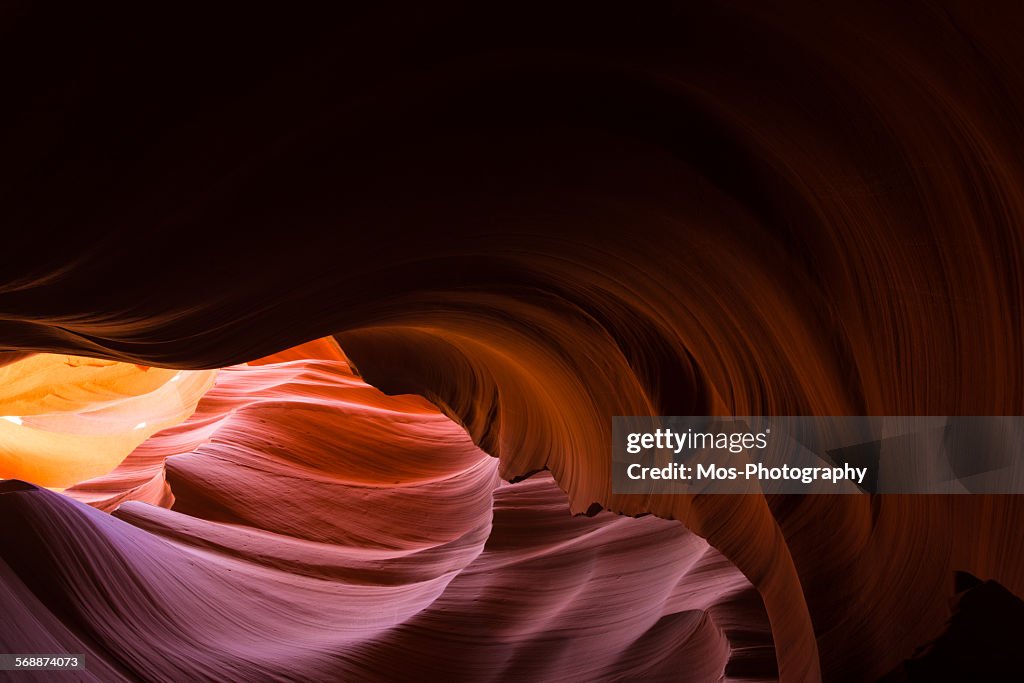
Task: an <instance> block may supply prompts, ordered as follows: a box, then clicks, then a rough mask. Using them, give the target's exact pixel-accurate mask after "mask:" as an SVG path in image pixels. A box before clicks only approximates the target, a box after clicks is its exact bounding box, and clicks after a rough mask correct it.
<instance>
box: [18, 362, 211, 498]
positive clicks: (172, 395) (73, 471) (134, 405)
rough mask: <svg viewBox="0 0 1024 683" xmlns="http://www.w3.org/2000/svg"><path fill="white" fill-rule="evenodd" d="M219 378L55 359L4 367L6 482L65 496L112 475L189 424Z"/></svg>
mask: <svg viewBox="0 0 1024 683" xmlns="http://www.w3.org/2000/svg"><path fill="white" fill-rule="evenodd" d="M216 374H217V373H216V371H210V370H206V371H178V370H162V369H158V368H150V367H145V366H141V365H134V364H131V363H120V362H116V361H109V360H98V359H93V358H83V357H80V356H68V355H61V354H49V353H42V354H36V355H31V356H28V357H26V358H22V359H20V360H16V361H14V362H12V363H9V364H6V365H3V366H0V479H21V480H24V481H27V482H31V483H34V484H38V485H39V486H47V487H54V488H65V487H68V486H73V485H74V484H77V483H79V482H82V481H85V480H87V479H92V478H95V477H98V476H101V475H104V474H107V473H108V472H110V471H111V470H113V469H114V468H115V467H117V466H118V465H119V464H120V463H121V462H122V461H123V460H124V459H125V457H127V456H128V454H129V453H131V452H132V451H133V450H135V449H136V448H137V447H138V446H139V445H140V444H141V443H143V442H144V441H145V440H146V439H148V438H149V437H150V436H152V435H153V434H155V433H156V432H158V431H160V430H162V429H165V428H167V427H170V426H173V425H176V424H180V423H181V422H184V421H185V420H186V419H188V417H189V416H190V415H192V413H193V412H194V411H195V409H196V404H197V403H198V402H199V399H200V398H201V397H202V396H203V394H204V393H206V391H207V389H209V388H210V387H211V386H213V382H214V378H215V377H216Z"/></svg>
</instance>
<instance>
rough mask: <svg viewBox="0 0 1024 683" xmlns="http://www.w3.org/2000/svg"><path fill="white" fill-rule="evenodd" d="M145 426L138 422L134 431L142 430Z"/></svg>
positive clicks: (143, 423)
mask: <svg viewBox="0 0 1024 683" xmlns="http://www.w3.org/2000/svg"><path fill="white" fill-rule="evenodd" d="M145 426H146V423H145V422H140V423H139V424H137V425H135V429H142V428H143V427H145Z"/></svg>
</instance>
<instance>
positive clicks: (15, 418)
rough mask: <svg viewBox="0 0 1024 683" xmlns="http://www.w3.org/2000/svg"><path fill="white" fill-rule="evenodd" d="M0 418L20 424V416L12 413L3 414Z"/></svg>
mask: <svg viewBox="0 0 1024 683" xmlns="http://www.w3.org/2000/svg"><path fill="white" fill-rule="evenodd" d="M0 420H7V421H8V422H13V423H14V424H16V425H20V424H21V418H20V417H16V416H14V415H4V416H2V417H0Z"/></svg>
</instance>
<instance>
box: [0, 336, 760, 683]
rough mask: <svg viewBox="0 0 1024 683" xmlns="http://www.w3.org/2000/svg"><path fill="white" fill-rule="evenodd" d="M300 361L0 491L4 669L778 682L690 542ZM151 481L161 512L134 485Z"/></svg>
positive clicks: (255, 372)
mask: <svg viewBox="0 0 1024 683" xmlns="http://www.w3.org/2000/svg"><path fill="white" fill-rule="evenodd" d="M315 347H316V345H307V346H306V347H305V349H304V350H303V351H302V352H300V355H301V354H302V353H309V352H311V351H312V350H314V349H315ZM319 347H320V348H322V349H325V350H326V351H327V354H325V355H328V356H333V358H330V359H323V358H319V359H307V360H293V361H287V362H281V363H272V364H263V365H261V366H238V367H231V368H227V369H225V370H223V371H221V373H220V375H219V377H218V379H217V383H216V386H215V387H214V388H213V389H212V390H211V391H210V392H209V393H208V394H207V395H206V396H205V397H204V399H203V400H202V402H201V403H200V405H199V407H198V410H197V411H196V413H195V415H193V416H192V418H191V419H190V420H189V421H188V422H186V423H184V424H183V425H181V426H179V427H174V428H171V429H168V430H165V431H163V432H161V433H160V434H158V435H156V436H155V437H153V438H152V439H150V440H149V441H147V442H146V444H145V445H144V446H143V447H140V448H139V449H138V451H137V452H136V453H134V454H133V455H132V456H131V457H129V458H128V459H127V460H126V461H125V463H123V464H122V466H121V467H120V468H119V470H118V471H115V472H114V473H112V474H111V475H108V476H106V477H102V478H99V479H97V480H94V481H90V482H86V483H84V484H81V485H79V486H78V487H74V488H72V489H69V490H68V492H67V496H68V497H61V496H57V495H55V494H52V493H49V492H47V491H45V490H42V489H38V488H34V487H31V486H29V485H26V484H22V483H19V482H13V481H12V482H4V483H2V484H0V486H2V488H0V512H2V514H3V518H4V519H5V522H6V524H5V526H4V530H3V531H2V532H0V568H2V570H3V571H2V576H3V578H4V585H5V592H4V593H3V594H2V598H0V609H3V611H4V613H5V614H11V615H15V618H14V619H12V620H8V621H5V622H4V626H3V627H0V647H2V648H3V649H4V650H6V651H12V652H38V651H42V650H46V649H47V648H49V649H50V650H52V649H54V648H57V649H58V650H59V651H69V652H84V653H87V661H88V663H89V668H88V676H87V678H88V679H89V680H120V679H122V678H124V679H135V678H142V679H144V680H157V681H164V680H166V681H177V680H238V681H245V680H254V679H302V680H338V679H344V680H352V679H356V680H363V679H370V678H376V679H380V678H384V679H389V680H401V679H409V678H418V677H423V676H430V677H433V676H442V675H443V676H447V677H449V678H453V679H455V680H507V679H509V678H513V679H522V678H529V679H533V680H542V679H543V680H590V679H594V678H601V677H613V678H621V677H629V678H635V677H643V678H645V679H652V680H680V679H682V680H694V681H701V680H707V679H708V678H719V677H722V676H723V675H725V674H726V672H728V675H729V676H730V677H731V678H735V679H736V680H740V679H743V680H750V679H755V680H756V679H759V678H760V679H764V678H767V677H771V676H773V675H774V651H773V647H772V642H771V635H770V629H769V628H768V623H767V618H766V615H765V613H764V609H763V606H762V604H761V601H760V599H759V598H758V596H757V594H756V592H755V591H754V590H753V587H752V586H751V585H750V583H749V582H748V581H747V580H746V579H745V578H744V577H743V575H742V574H740V572H739V571H738V570H737V569H736V567H735V566H733V565H732V564H731V563H729V562H728V561H727V560H725V559H724V558H723V557H722V556H721V555H720V554H719V553H718V552H716V551H714V550H713V549H711V548H710V546H708V544H707V542H706V541H704V540H703V539H700V538H699V537H697V536H695V535H693V534H691V533H688V532H686V531H685V530H684V529H683V528H682V527H681V526H680V525H678V524H676V523H673V522H670V521H665V520H659V519H656V518H653V517H646V518H643V519H631V518H625V517H616V516H615V515H611V514H607V513H606V514H603V515H600V516H598V517H596V518H593V519H588V518H585V517H573V516H572V515H570V514H569V513H568V504H567V500H566V498H565V494H564V493H562V492H561V491H559V490H558V488H557V486H556V485H555V483H554V481H553V480H552V479H551V477H550V476H537V477H534V478H531V479H530V480H529V481H528V482H523V483H521V484H516V485H509V484H506V483H503V482H501V480H500V479H499V478H498V476H497V461H496V460H494V459H493V458H491V457H489V456H488V455H487V454H486V453H483V452H482V451H480V450H479V449H478V448H477V447H476V446H475V445H474V444H473V443H472V441H471V440H470V439H469V437H468V436H467V435H466V433H465V432H464V431H463V430H462V429H461V428H460V427H459V426H458V425H457V424H455V423H453V422H452V421H450V420H449V419H448V418H446V417H444V416H443V415H441V414H440V413H439V412H438V411H437V410H436V409H435V408H434V407H433V406H431V405H430V404H428V403H426V402H425V401H424V400H423V399H421V398H419V397H413V396H399V397H388V396H385V395H383V394H381V393H380V392H379V391H376V390H374V389H372V388H371V387H369V386H368V385H366V384H365V383H364V382H362V381H361V380H359V379H358V378H357V377H355V376H354V375H352V373H351V370H350V368H349V365H348V364H347V363H346V362H345V361H344V359H343V356H341V355H340V351H338V350H337V346H336V345H332V344H331V343H330V342H322V343H320V344H319ZM289 355H295V352H289V353H286V354H281V356H283V357H288V356H289ZM272 360H279V359H278V358H274V359H272ZM161 459H162V460H164V461H165V462H166V471H167V478H168V480H169V482H170V492H173V498H174V502H173V505H171V506H170V508H171V509H166V505H167V504H168V502H169V501H170V499H171V496H170V495H169V494H168V493H167V492H166V491H164V490H162V489H161V488H160V487H150V486H145V485H141V486H140V485H139V483H138V481H139V479H140V478H142V477H144V476H146V475H148V474H149V473H150V472H151V471H152V470H154V469H157V468H156V466H155V463H156V462H158V461H160V460H161ZM161 481H162V480H161ZM100 491H104V492H105V496H100V495H99V492H100ZM154 493H155V495H154ZM70 498H82V499H85V500H88V501H90V502H93V503H94V504H97V506H98V507H101V508H109V507H111V505H112V504H113V503H114V502H115V501H116V502H117V503H118V507H117V508H116V510H115V511H114V513H113V516H108V515H107V514H104V513H101V512H98V511H95V510H92V509H91V508H88V507H84V506H82V505H81V503H75V502H72V500H70ZM143 501H145V502H148V503H149V504H145V503H144V502H143ZM43 568H46V569H45V570H44V569H43ZM555 569H557V571H555ZM605 609H610V610H613V611H614V613H616V614H619V615H620V616H619V617H618V618H617V619H615V620H609V619H607V618H606V617H604V616H603V615H602V610H605ZM30 615H31V616H30ZM30 622H31V623H30ZM48 676H52V674H46V675H45V676H42V675H41V676H40V680H47V677H48Z"/></svg>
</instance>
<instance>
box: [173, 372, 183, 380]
mask: <svg viewBox="0 0 1024 683" xmlns="http://www.w3.org/2000/svg"><path fill="white" fill-rule="evenodd" d="M179 379H181V373H180V372H179V373H178V374H177V375H175V376H174V377H172V378H171V381H172V382H177V381H178V380H179Z"/></svg>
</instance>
